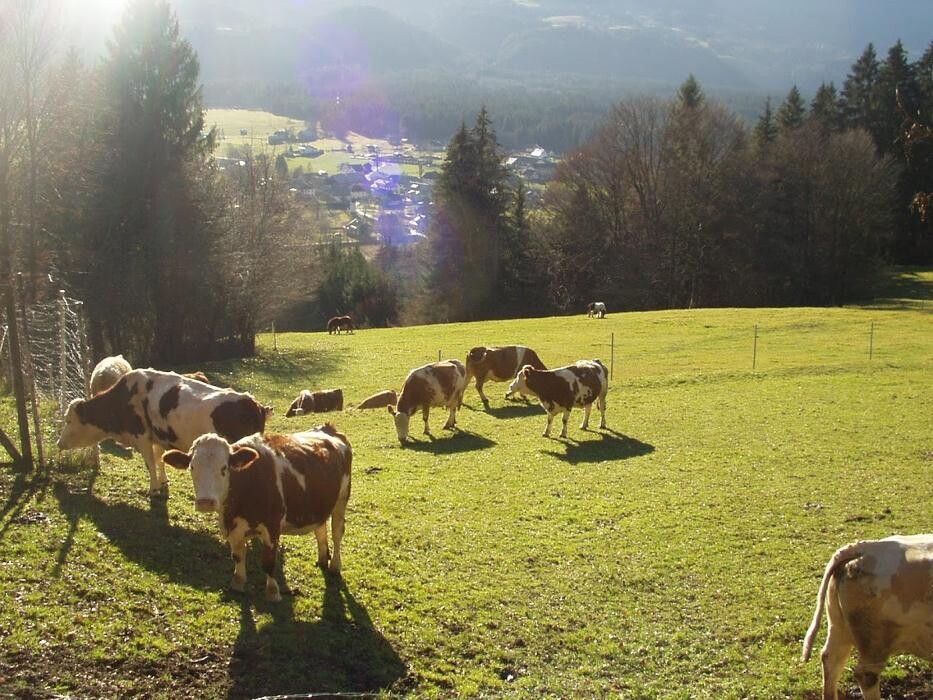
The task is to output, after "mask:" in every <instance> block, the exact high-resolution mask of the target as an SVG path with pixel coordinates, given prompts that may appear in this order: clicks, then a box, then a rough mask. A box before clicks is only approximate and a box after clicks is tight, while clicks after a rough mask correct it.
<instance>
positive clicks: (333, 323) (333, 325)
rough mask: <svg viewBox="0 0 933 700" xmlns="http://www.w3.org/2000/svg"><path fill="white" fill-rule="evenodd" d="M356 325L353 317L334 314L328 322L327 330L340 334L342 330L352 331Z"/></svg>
mask: <svg viewBox="0 0 933 700" xmlns="http://www.w3.org/2000/svg"><path fill="white" fill-rule="evenodd" d="M355 328H356V326H354V325H353V319H352V318H350V317H349V316H334V317H333V318H332V319H330V320H329V321H328V322H327V332H328V333H336V334H337V335H340V331H346V332H347V333H352V332H353V331H354V329H355Z"/></svg>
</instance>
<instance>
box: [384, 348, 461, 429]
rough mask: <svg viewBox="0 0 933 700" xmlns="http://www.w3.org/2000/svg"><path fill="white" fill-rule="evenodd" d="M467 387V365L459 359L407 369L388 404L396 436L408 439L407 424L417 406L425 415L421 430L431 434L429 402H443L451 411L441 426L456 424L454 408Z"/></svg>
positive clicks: (458, 403)
mask: <svg viewBox="0 0 933 700" xmlns="http://www.w3.org/2000/svg"><path fill="white" fill-rule="evenodd" d="M465 389H466V368H465V367H464V366H463V363H462V362H460V360H443V361H442V362H434V363H432V364H429V365H424V366H423V367H418V368H416V369H413V370H412V371H411V372H409V373H408V377H407V378H406V379H405V384H404V385H402V393H401V395H400V396H399V398H398V404H397V405H396V406H389V407H388V409H389V413H391V414H392V415H393V416H394V417H395V430H396V433H397V434H398V440H399V442H400V443H402V445H404V444H405V443H406V442H407V441H408V439H409V436H408V425H409V422H410V420H411V417H412V416H413V415H414V414H415V412H416V411H417V410H418V409H421V415H422V417H423V418H424V434H425V435H430V434H431V431H430V430H429V429H428V414H429V413H430V412H431V407H432V406H446V407H447V408H449V409H450V415H449V416H448V418H447V422H446V423H445V424H444V430H453V429H454V428H456V427H457V409H458V408H460V405H461V404H462V403H463V392H464V390H465Z"/></svg>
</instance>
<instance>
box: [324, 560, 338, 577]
mask: <svg viewBox="0 0 933 700" xmlns="http://www.w3.org/2000/svg"><path fill="white" fill-rule="evenodd" d="M327 570H328V571H329V572H330V573H332V574H339V573H340V560H339V559H331V562H330V565H329V566H328V567H327Z"/></svg>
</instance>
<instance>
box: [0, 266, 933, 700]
mask: <svg viewBox="0 0 933 700" xmlns="http://www.w3.org/2000/svg"><path fill="white" fill-rule="evenodd" d="M929 285H930V279H929V275H928V276H927V277H926V278H921V279H919V281H918V282H917V283H916V284H914V285H913V286H910V285H908V286H907V287H905V289H907V290H908V291H909V292H911V293H914V292H916V291H917V290H920V291H921V294H922V295H926V297H927V298H929ZM610 311H611V310H610ZM756 325H757V334H758V338H757V346H756V341H755V327H756ZM613 334H614V375H613V379H612V382H611V390H610V393H609V398H608V403H609V408H608V415H607V420H608V425H609V429H608V430H590V431H588V432H584V431H581V430H580V428H579V424H580V420H581V419H582V413H581V412H579V411H575V412H574V415H573V416H572V419H571V424H570V428H569V438H568V439H566V440H560V439H547V438H544V437H542V436H541V432H542V430H543V428H544V423H545V419H544V416H543V411H542V409H541V408H540V407H538V406H536V405H532V404H523V403H521V402H507V401H505V400H504V399H503V397H502V395H503V393H504V392H505V385H504V384H487V386H486V393H487V394H488V395H489V396H490V398H491V400H492V407H491V410H490V411H489V412H486V411H483V410H482V404H481V403H480V401H479V399H478V396H477V394H476V392H475V389H474V388H473V387H472V386H471V387H470V388H469V389H468V391H467V394H466V397H465V403H464V406H463V409H462V412H461V413H460V415H459V424H460V427H461V431H460V432H457V433H455V434H450V433H448V432H445V431H442V430H441V425H442V424H443V422H444V417H443V416H442V414H441V412H440V411H438V410H435V411H433V412H432V416H431V426H432V428H433V432H434V435H433V437H430V438H429V437H427V436H422V435H420V420H418V419H417V418H416V419H414V420H413V421H412V425H413V426H416V427H418V428H419V429H418V430H416V431H415V432H414V435H415V437H416V438H417V443H415V444H413V445H411V446H409V447H406V448H402V447H400V446H399V444H398V442H397V440H396V438H395V433H394V428H393V426H392V422H391V419H390V417H389V415H388V414H387V413H386V411H385V410H381V411H373V412H359V411H344V412H342V413H336V414H329V415H326V416H308V417H303V418H296V419H286V418H284V413H285V409H286V407H287V406H288V403H289V402H290V401H291V399H292V398H294V396H295V395H296V394H297V393H298V391H299V390H300V389H302V388H311V389H319V388H332V387H342V388H343V390H344V394H345V396H346V398H347V403H348V404H349V405H353V404H355V403H357V402H358V401H360V400H361V399H363V398H364V397H366V396H368V395H369V394H371V393H374V392H376V391H378V390H381V389H385V388H396V389H397V388H399V387H400V385H401V383H402V380H403V379H404V377H405V375H406V373H407V372H408V370H409V369H411V368H413V367H415V366H418V365H420V364H424V363H426V362H429V361H432V360H436V359H437V357H438V353H440V354H441V355H442V356H443V357H456V358H459V359H461V360H463V358H464V357H465V355H466V353H467V350H468V349H469V348H470V347H472V346H474V345H479V344H487V345H492V344H506V343H522V344H527V345H530V346H532V347H534V348H535V349H536V350H537V351H538V352H539V354H540V355H541V357H542V358H543V359H544V361H545V362H547V363H548V364H549V365H550V366H557V365H560V364H566V363H570V362H572V361H574V360H577V359H583V358H594V357H598V358H600V359H602V360H603V361H604V362H606V364H609V362H610V357H611V356H612V352H613ZM273 342H274V344H275V349H273ZM870 342H871V343H872V358H871V360H869V343H870ZM753 351H755V352H756V353H757V354H756V357H755V360H754V361H755V369H752V362H753ZM199 369H202V370H204V371H206V372H207V373H208V374H209V375H210V376H212V377H213V378H214V379H215V380H216V381H218V382H221V383H223V382H229V383H230V384H232V385H233V386H235V387H236V388H239V389H244V390H249V391H252V392H253V393H254V394H255V395H256V396H257V398H259V399H260V400H261V401H263V402H264V403H272V404H274V405H275V408H276V415H275V416H274V418H273V419H272V421H271V425H270V428H271V429H272V430H274V431H290V430H298V429H302V428H306V427H308V426H311V425H316V424H319V423H321V422H323V420H325V419H327V420H330V421H333V422H334V423H335V424H336V425H337V426H338V427H339V429H341V430H342V431H343V432H345V433H346V434H347V435H348V436H349V438H350V440H351V442H352V443H353V447H354V451H355V457H354V464H353V469H354V473H353V495H352V498H351V500H350V507H349V513H348V521H347V534H346V537H345V539H344V550H343V563H344V571H343V576H342V578H339V577H332V576H326V575H324V574H322V573H321V572H320V571H319V570H318V569H317V568H316V567H315V566H314V561H315V552H316V547H315V544H314V540H313V537H310V536H309V537H305V538H297V537H292V538H285V540H284V541H285V550H284V554H283V569H284V573H283V576H282V582H281V583H282V585H283V589H284V588H285V587H288V588H290V589H291V594H290V595H286V596H285V598H284V600H283V601H282V602H281V603H278V604H270V603H267V602H265V601H264V599H263V595H262V593H263V590H262V584H263V574H262V571H261V567H260V565H259V558H258V549H253V550H251V555H250V559H249V564H248V567H249V583H248V589H247V593H246V594H234V593H231V592H229V591H227V590H226V586H227V584H228V582H229V578H230V575H231V573H232V564H231V562H230V559H229V555H228V553H227V550H226V547H225V545H224V544H223V543H222V542H221V541H220V539H219V536H218V531H217V526H216V523H215V522H214V520H213V519H212V518H211V517H209V516H206V515H204V514H200V513H196V512H195V511H194V508H193V491H192V485H191V480H190V477H189V476H188V475H187V474H186V473H182V472H172V473H171V474H170V475H169V478H170V481H171V489H172V491H171V496H170V498H169V500H168V502H167V503H166V502H164V501H163V502H150V500H149V499H148V497H147V496H146V489H147V486H148V480H147V477H146V472H145V469H144V467H143V465H142V460H141V459H140V458H139V456H138V455H130V456H128V455H125V454H123V453H122V451H121V450H119V449H118V448H115V447H113V446H110V447H108V448H107V449H106V450H105V452H104V455H103V459H102V464H101V466H100V468H99V469H95V468H92V467H88V466H83V465H81V464H79V463H77V462H76V461H75V460H70V459H69V460H64V461H63V462H62V463H60V464H55V465H53V467H52V469H51V470H50V472H49V473H48V474H40V475H31V474H26V475H21V474H20V475H17V474H14V473H12V472H11V470H10V469H9V467H7V466H3V467H2V468H0V598H2V599H3V600H4V601H6V603H5V605H3V606H2V607H0V638H2V639H3V640H4V641H3V644H2V645H0V695H2V694H3V693H8V694H10V695H14V696H17V697H48V696H49V695H52V694H67V695H75V696H108V697H117V696H134V695H136V696H146V697H172V698H178V697H198V698H205V697H231V698H245V697H256V696H264V695H275V694H284V693H311V692H315V693H322V692H380V691H381V692H383V693H385V694H386V695H390V696H395V695H398V696H402V695H404V696H417V697H450V696H476V695H486V696H489V695H493V696H495V695H508V696H509V697H525V698H537V697H541V696H553V697H601V696H607V695H614V696H620V697H626V698H817V697H818V696H819V688H820V668H819V667H820V664H819V660H818V650H817V653H816V657H817V658H815V659H814V660H812V661H811V662H810V663H808V664H805V665H804V664H801V663H800V662H799V661H798V657H799V654H800V642H801V640H802V638H803V634H804V632H805V630H806V627H807V625H808V623H809V620H810V617H811V615H812V614H813V606H814V600H815V595H816V591H817V587H818V584H819V580H820V577H821V575H822V571H823V567H824V566H825V564H826V561H827V560H828V558H829V557H830V555H831V554H832V553H833V551H834V550H835V549H836V548H837V547H838V546H840V545H842V544H844V543H846V542H849V541H852V540H856V539H860V538H875V537H882V536H887V535H889V534H892V533H913V532H921V531H927V532H929V531H930V530H931V528H933V506H931V500H930V495H931V493H933V419H931V412H930V406H931V405H933V305H931V302H929V301H919V302H911V301H906V300H897V301H891V302H887V303H882V304H878V305H874V306H870V307H850V308H809V309H714V310H692V311H662V312H653V313H625V314H614V313H610V314H609V316H608V317H607V318H606V319H605V320H594V319H587V318H585V317H584V316H583V315H582V314H580V315H577V316H573V317H562V318H542V319H527V320H518V321H501V322H484V323H469V324H449V325H440V326H420V327H409V328H397V329H373V330H367V329H364V330H360V331H358V332H357V333H356V334H354V335H340V336H330V335H328V334H327V333H323V332H319V333H309V334H285V335H278V336H277V337H276V338H275V339H274V341H273V338H272V337H270V336H264V337H263V338H262V342H261V353H260V355H259V356H258V357H256V358H251V359H245V360H240V361H230V362H224V363H210V364H205V365H203V366H200V367H199ZM594 417H598V413H597V412H596V411H595V409H594ZM597 424H598V420H594V421H592V422H591V425H593V426H595V425H597ZM0 425H3V426H5V427H7V428H8V429H12V426H13V421H12V417H11V410H10V406H9V401H8V399H7V397H4V398H3V400H2V401H0ZM47 439H48V440H52V439H54V435H53V434H51V433H50V434H49V435H48V436H47ZM824 628H825V623H824ZM824 634H825V629H824V631H821V633H820V635H819V637H818V642H817V643H818V645H821V644H822V642H823V639H824ZM843 684H844V686H845V687H847V688H848V689H849V690H850V691H852V690H853V689H854V688H855V684H854V680H853V679H852V675H851V673H850V672H847V673H846V674H845V676H844V679H843ZM882 690H883V691H884V692H885V694H886V696H888V695H892V694H893V696H896V697H907V698H921V697H930V695H931V693H933V669H931V666H930V664H929V663H923V662H921V661H918V660H916V659H911V658H909V657H901V658H899V659H897V660H896V661H894V662H892V663H891V664H890V665H889V666H888V670H887V672H886V673H885V675H884V677H883V679H882Z"/></svg>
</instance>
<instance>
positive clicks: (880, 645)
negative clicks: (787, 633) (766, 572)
mask: <svg viewBox="0 0 933 700" xmlns="http://www.w3.org/2000/svg"><path fill="white" fill-rule="evenodd" d="M824 603H825V607H826V617H827V618H828V625H827V628H828V629H827V633H826V644H824V645H823V653H822V654H821V657H822V661H823V699H824V700H836V697H837V696H836V686H837V684H838V683H839V676H840V674H841V673H842V670H843V668H845V663H846V659H848V658H849V654H850V653H851V652H852V649H853V647H854V648H855V649H857V650H858V656H859V659H858V666H856V667H855V680H856V681H857V682H858V686H859V688H860V689H861V691H862V697H863V698H865V699H866V700H880V698H881V691H880V684H879V679H880V677H881V672H882V671H883V670H884V666H885V664H886V663H887V660H888V658H889V657H891V656H894V655H895V654H914V655H915V656H919V657H920V658H921V659H926V660H927V661H933V534H929V535H913V536H907V537H899V536H894V537H888V538H886V539H883V540H866V541H863V542H855V543H854V544H850V545H846V546H845V547H843V548H842V549H840V550H838V551H837V552H836V553H835V554H833V556H832V558H831V559H830V560H829V563H828V564H827V565H826V571H825V572H824V573H823V580H822V582H821V583H820V589H819V592H818V593H817V596H816V612H815V613H814V614H813V621H812V622H811V623H810V628H809V629H808V630H807V635H806V637H805V639H804V641H803V654H802V659H803V660H804V661H807V660H808V659H809V658H810V651H811V649H812V648H813V641H814V638H815V637H816V631H817V629H818V628H819V626H820V620H821V619H822V617H823V607H824Z"/></svg>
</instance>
